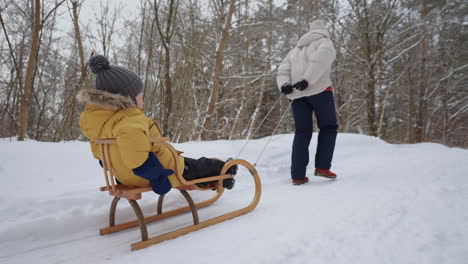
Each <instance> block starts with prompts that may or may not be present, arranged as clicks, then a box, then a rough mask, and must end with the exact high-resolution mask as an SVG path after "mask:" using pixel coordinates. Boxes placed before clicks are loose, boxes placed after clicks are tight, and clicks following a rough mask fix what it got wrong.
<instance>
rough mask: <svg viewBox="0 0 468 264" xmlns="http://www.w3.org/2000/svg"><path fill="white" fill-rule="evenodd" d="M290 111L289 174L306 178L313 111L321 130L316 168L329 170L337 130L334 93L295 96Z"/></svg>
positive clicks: (293, 176)
mask: <svg viewBox="0 0 468 264" xmlns="http://www.w3.org/2000/svg"><path fill="white" fill-rule="evenodd" d="M292 111H293V115H294V121H295V128H296V132H295V135H294V142H293V149H292V158H291V159H292V160H291V177H292V178H293V179H303V178H304V177H305V173H306V167H307V164H309V144H310V140H311V138H312V131H313V121H312V120H313V119H312V113H313V112H315V117H316V118H317V125H318V128H319V129H320V131H319V134H318V142H317V151H316V153H315V168H321V169H327V170H328V169H330V167H331V161H332V158H333V151H334V149H335V141H336V134H337V130H338V124H337V121H336V110H335V102H334V99H333V92H331V91H324V92H321V93H319V94H316V95H312V96H307V97H302V98H298V99H295V100H294V101H293V102H292Z"/></svg>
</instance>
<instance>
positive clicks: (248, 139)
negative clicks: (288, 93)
mask: <svg viewBox="0 0 468 264" xmlns="http://www.w3.org/2000/svg"><path fill="white" fill-rule="evenodd" d="M280 99H281V95H280V96H278V99H277V100H276V102H275V103H274V104H273V106H272V107H271V109H270V111H268V113H267V114H266V115H265V117H264V118H263V120H262V122H260V124H259V125H258V126H257V128H256V129H255V130H254V132H253V133H252V135H249V136H247V141H246V142H245V144H244V146H243V147H242V148H241V150H240V151H239V153H238V154H237V156H236V159H237V158H239V156H240V154H241V153H242V151H244V149H245V147H246V146H247V144H248V143H249V141H250V139H251V138H252V137H253V136H255V134H256V133H257V131H258V129H259V128H260V127H261V126H262V125H263V122H265V120H266V119H267V117H268V116H269V115H270V113H271V112H272V111H273V109H275V106H276V105H277V104H278V102H279V101H280Z"/></svg>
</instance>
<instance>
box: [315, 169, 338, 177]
mask: <svg viewBox="0 0 468 264" xmlns="http://www.w3.org/2000/svg"><path fill="white" fill-rule="evenodd" d="M315 176H320V177H325V178H328V179H336V174H335V173H333V172H331V171H330V170H326V169H318V168H317V169H315Z"/></svg>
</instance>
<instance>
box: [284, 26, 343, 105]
mask: <svg viewBox="0 0 468 264" xmlns="http://www.w3.org/2000/svg"><path fill="white" fill-rule="evenodd" d="M335 57H336V51H335V47H334V46H333V42H332V41H331V40H330V35H329V33H328V31H327V29H326V27H325V25H324V23H323V22H322V21H320V20H316V21H314V22H313V23H312V24H311V26H310V31H309V32H308V33H307V34H305V35H304V36H302V37H301V38H300V39H299V41H298V42H297V44H296V47H294V48H293V49H292V50H291V51H290V52H289V53H288V55H287V56H286V58H285V59H284V60H283V62H281V64H280V66H279V68H278V75H277V77H276V82H277V83H278V87H279V88H280V90H281V86H283V85H284V84H291V85H293V84H295V83H297V82H299V81H302V80H306V81H307V82H308V83H309V86H308V87H307V88H306V89H305V90H303V91H299V90H297V89H293V92H292V93H290V94H288V95H287V97H288V98H289V99H291V100H293V99H296V98H300V97H304V96H310V95H314V94H318V93H321V92H322V91H324V90H325V89H326V88H327V87H329V86H331V85H332V83H331V80H330V72H331V65H332V63H333V61H334V60H335Z"/></svg>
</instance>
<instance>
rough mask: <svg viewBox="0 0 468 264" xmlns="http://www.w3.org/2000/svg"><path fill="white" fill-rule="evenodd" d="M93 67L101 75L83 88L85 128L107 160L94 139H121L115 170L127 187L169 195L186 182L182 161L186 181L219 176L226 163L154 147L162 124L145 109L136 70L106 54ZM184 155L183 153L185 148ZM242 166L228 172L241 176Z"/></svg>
mask: <svg viewBox="0 0 468 264" xmlns="http://www.w3.org/2000/svg"><path fill="white" fill-rule="evenodd" d="M89 66H90V68H91V70H92V72H93V73H94V74H96V89H85V90H81V91H80V92H79V93H78V95H77V100H78V101H79V102H80V103H82V104H84V105H86V109H85V111H84V112H82V113H81V115H80V128H81V129H82V131H83V134H84V135H85V136H86V137H87V138H88V139H89V140H90V145H91V151H92V153H93V156H94V158H96V159H99V160H103V157H101V152H100V151H99V149H98V148H97V145H96V144H95V143H94V141H95V140H97V139H103V138H115V139H116V142H117V144H115V145H111V147H110V153H111V156H112V157H113V162H112V168H113V170H114V172H115V176H116V178H117V180H118V181H119V182H120V183H122V184H125V185H129V186H140V187H146V186H149V185H151V187H152V188H153V191H154V192H156V193H158V194H165V193H167V192H168V191H169V190H170V189H171V188H177V187H178V186H179V185H180V183H179V181H178V179H177V177H176V176H175V174H174V170H175V169H176V165H175V163H176V162H178V163H179V166H178V167H179V168H180V170H181V171H179V172H178V173H179V174H182V175H183V177H184V178H185V179H186V180H193V179H198V178H203V177H209V176H216V175H219V173H220V172H221V169H222V167H223V166H224V162H223V161H220V160H216V159H207V158H200V159H191V158H184V157H183V156H180V155H179V156H178V159H177V160H174V158H173V157H172V154H171V152H170V150H169V149H168V148H166V147H161V146H156V147H152V146H151V145H150V143H149V139H150V138H159V137H161V131H160V130H159V127H158V125H157V124H156V122H155V121H154V120H153V119H151V118H149V117H147V116H146V115H145V114H144V113H143V111H142V110H141V109H142V108H143V94H142V87H143V83H142V81H141V79H140V78H139V77H138V75H136V74H135V73H133V72H132V71H130V70H128V69H126V68H124V67H120V66H116V65H111V64H109V61H108V60H107V58H106V57H104V56H101V55H95V56H92V57H91V58H90V60H89ZM180 153H181V152H180ZM236 172H237V166H233V167H231V168H230V169H229V170H228V173H229V174H233V175H234V174H235V173H236ZM223 186H224V187H225V188H227V189H231V188H232V187H233V186H234V179H225V180H224V182H223Z"/></svg>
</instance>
